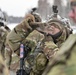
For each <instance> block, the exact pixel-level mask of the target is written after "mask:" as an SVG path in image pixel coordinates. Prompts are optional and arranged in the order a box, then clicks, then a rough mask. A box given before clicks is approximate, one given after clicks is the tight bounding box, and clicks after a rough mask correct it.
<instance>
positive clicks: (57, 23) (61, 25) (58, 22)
mask: <svg viewBox="0 0 76 75" xmlns="http://www.w3.org/2000/svg"><path fill="white" fill-rule="evenodd" d="M52 24H54V25H55V27H57V28H59V29H60V32H61V35H60V36H59V37H58V38H56V39H55V40H56V41H60V42H64V41H65V40H66V39H67V38H68V36H69V35H70V31H69V27H68V26H67V25H68V24H67V23H66V22H64V21H62V20H60V19H58V18H53V19H50V20H49V21H48V25H52Z"/></svg>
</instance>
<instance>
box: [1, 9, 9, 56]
mask: <svg viewBox="0 0 76 75" xmlns="http://www.w3.org/2000/svg"><path fill="white" fill-rule="evenodd" d="M9 31H10V29H9V28H8V27H7V26H6V17H5V15H4V13H3V12H2V11H1V10H0V54H1V55H2V56H3V57H4V54H5V50H4V49H5V42H6V36H7V34H8V32H9Z"/></svg>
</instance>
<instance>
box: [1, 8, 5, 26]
mask: <svg viewBox="0 0 76 75" xmlns="http://www.w3.org/2000/svg"><path fill="white" fill-rule="evenodd" d="M0 23H1V25H2V24H3V25H6V16H5V14H4V13H3V12H2V11H1V9H0Z"/></svg>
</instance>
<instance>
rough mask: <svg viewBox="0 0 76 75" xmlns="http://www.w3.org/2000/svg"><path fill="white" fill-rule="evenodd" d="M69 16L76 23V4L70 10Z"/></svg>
mask: <svg viewBox="0 0 76 75" xmlns="http://www.w3.org/2000/svg"><path fill="white" fill-rule="evenodd" d="M69 17H70V18H72V19H73V21H74V22H75V23H76V6H72V9H71V11H70V12H69Z"/></svg>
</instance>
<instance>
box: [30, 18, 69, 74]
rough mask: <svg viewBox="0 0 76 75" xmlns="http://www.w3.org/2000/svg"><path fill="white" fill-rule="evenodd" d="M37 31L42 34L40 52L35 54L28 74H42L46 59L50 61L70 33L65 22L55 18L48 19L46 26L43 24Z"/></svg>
mask: <svg viewBox="0 0 76 75" xmlns="http://www.w3.org/2000/svg"><path fill="white" fill-rule="evenodd" d="M39 31H40V32H41V33H42V34H44V38H43V40H42V43H41V46H40V47H41V48H42V52H39V53H38V54H37V56H35V57H36V58H35V63H34V65H33V67H32V70H31V73H30V75H42V73H43V71H44V69H45V68H46V65H47V63H48V61H49V62H50V61H51V60H52V57H53V56H54V55H55V54H56V52H57V51H58V50H59V48H60V47H61V45H62V44H63V42H64V41H65V40H66V39H67V38H68V36H69V35H70V30H69V29H68V27H67V24H65V23H64V22H63V21H60V20H58V19H57V18H56V19H54V18H53V19H51V20H50V21H48V26H45V29H44V30H43V31H42V30H39ZM67 31H68V32H67Z"/></svg>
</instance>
